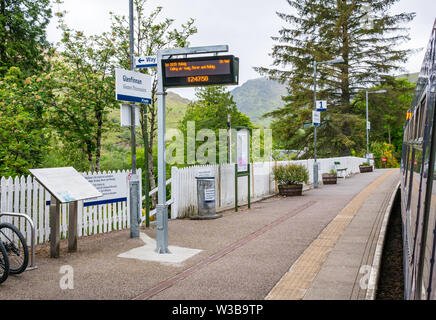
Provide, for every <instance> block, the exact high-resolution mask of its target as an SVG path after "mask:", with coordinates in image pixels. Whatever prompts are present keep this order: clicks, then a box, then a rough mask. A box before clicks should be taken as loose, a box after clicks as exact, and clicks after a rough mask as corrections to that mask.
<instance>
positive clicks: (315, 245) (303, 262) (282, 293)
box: [265, 170, 395, 300]
mask: <svg viewBox="0 0 436 320" xmlns="http://www.w3.org/2000/svg"><path fill="white" fill-rule="evenodd" d="M393 173H395V170H391V171H389V172H387V173H385V174H384V175H382V176H380V177H378V178H377V179H376V180H375V181H374V182H372V183H371V184H370V185H369V186H367V187H366V188H365V189H363V190H362V191H361V192H360V193H359V194H358V195H356V196H355V197H354V198H353V200H351V202H349V203H348V204H347V206H346V207H345V208H344V209H342V210H341V212H339V214H338V215H337V216H336V217H335V218H334V219H333V220H332V221H331V222H330V223H329V224H328V225H327V227H325V229H324V230H323V231H322V232H321V234H320V235H319V236H318V238H317V239H315V240H314V241H313V242H312V243H311V245H310V246H309V247H308V248H307V249H306V250H305V251H304V252H303V253H302V255H301V256H300V257H299V258H298V259H297V261H296V262H295V263H294V264H293V265H292V266H291V268H290V269H289V271H288V272H287V273H285V275H284V276H283V277H282V278H281V279H280V281H279V282H278V283H277V284H276V285H275V286H274V288H273V289H272V290H271V291H270V293H269V294H268V295H267V296H266V297H265V299H266V300H301V299H303V298H304V295H305V294H306V292H307V290H308V289H309V287H310V285H311V284H312V282H313V280H314V279H315V277H316V275H317V274H318V272H319V271H320V269H321V267H322V265H323V264H324V262H325V260H326V259H327V256H328V254H329V253H330V251H331V250H332V249H333V247H334V246H335V244H336V242H337V240H338V239H339V238H340V237H341V235H342V233H343V232H344V230H345V229H346V228H347V226H348V225H349V223H350V222H351V220H352V219H353V217H354V215H355V214H356V213H357V211H358V210H359V209H360V208H361V206H362V205H363V203H364V202H365V200H366V199H367V198H368V197H369V196H370V195H371V194H372V193H373V192H374V190H376V189H377V187H378V186H380V184H381V183H382V182H383V181H385V180H386V179H387V178H388V177H389V176H390V175H392V174H393Z"/></svg>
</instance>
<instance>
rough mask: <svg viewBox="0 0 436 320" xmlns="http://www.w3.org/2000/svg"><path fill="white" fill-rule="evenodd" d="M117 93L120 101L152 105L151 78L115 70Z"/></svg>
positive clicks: (132, 72)
mask: <svg viewBox="0 0 436 320" xmlns="http://www.w3.org/2000/svg"><path fill="white" fill-rule="evenodd" d="M115 91H116V99H117V100H118V101H126V102H136V103H143V104H151V76H149V75H147V74H143V73H139V72H134V71H129V70H124V69H115Z"/></svg>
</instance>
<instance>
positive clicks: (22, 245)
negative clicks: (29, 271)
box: [0, 222, 29, 274]
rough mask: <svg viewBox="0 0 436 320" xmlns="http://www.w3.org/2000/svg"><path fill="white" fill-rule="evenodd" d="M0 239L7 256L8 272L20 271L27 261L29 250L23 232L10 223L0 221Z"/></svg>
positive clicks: (17, 272) (23, 268)
mask: <svg viewBox="0 0 436 320" xmlns="http://www.w3.org/2000/svg"><path fill="white" fill-rule="evenodd" d="M0 240H1V242H2V243H3V245H4V247H5V249H6V252H7V254H8V257H9V272H10V273H11V274H19V273H22V272H23V271H24V270H26V268H27V263H28V262H29V250H28V249H27V243H26V240H25V239H24V236H23V234H22V233H21V232H20V230H18V228H17V227H16V226H14V225H13V224H10V223H6V222H4V223H0Z"/></svg>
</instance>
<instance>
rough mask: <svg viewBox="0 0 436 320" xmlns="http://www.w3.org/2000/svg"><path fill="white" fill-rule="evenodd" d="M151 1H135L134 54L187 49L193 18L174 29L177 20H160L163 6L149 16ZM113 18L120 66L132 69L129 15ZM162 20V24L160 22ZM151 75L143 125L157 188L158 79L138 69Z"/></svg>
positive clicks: (193, 30)
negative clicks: (149, 98) (149, 100)
mask: <svg viewBox="0 0 436 320" xmlns="http://www.w3.org/2000/svg"><path fill="white" fill-rule="evenodd" d="M146 3H147V0H134V12H135V17H134V26H135V37H134V39H135V44H134V48H135V49H134V51H135V55H136V56H142V55H145V56H151V55H155V54H156V52H157V51H158V50H160V49H163V48H171V47H186V46H188V45H189V42H188V38H189V37H190V36H192V35H193V34H195V33H196V32H197V28H196V27H195V26H194V20H193V19H189V20H188V21H187V22H186V23H185V24H182V25H181V27H180V28H174V29H171V28H172V25H173V23H174V19H169V18H165V19H160V14H161V12H162V10H163V8H162V7H157V8H155V9H153V10H151V13H150V14H149V15H148V16H147V15H146V13H145V12H146V11H150V10H146V7H145V5H146ZM111 15H112V35H113V36H114V37H116V41H115V44H114V46H115V47H116V48H117V52H116V57H117V59H118V64H119V65H120V66H122V67H123V68H125V69H130V51H129V20H128V18H127V17H125V16H119V15H115V14H114V13H111ZM159 21H160V22H159ZM137 71H138V72H143V73H146V74H149V75H151V76H152V77H153V82H152V92H151V98H152V99H151V100H152V102H151V104H150V105H141V106H140V123H141V137H142V142H143V144H144V145H146V144H147V143H146V140H148V146H146V147H144V152H146V153H147V154H146V155H144V158H146V159H148V167H149V175H150V188H151V189H153V188H154V187H155V186H156V179H155V170H154V166H153V149H154V148H153V146H154V143H155V139H156V133H157V95H156V93H157V92H156V89H157V78H156V69H155V68H147V69H142V70H137Z"/></svg>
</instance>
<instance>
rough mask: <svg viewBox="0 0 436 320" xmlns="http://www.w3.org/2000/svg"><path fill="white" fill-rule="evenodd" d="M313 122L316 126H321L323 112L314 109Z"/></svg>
mask: <svg viewBox="0 0 436 320" xmlns="http://www.w3.org/2000/svg"><path fill="white" fill-rule="evenodd" d="M312 124H313V125H314V126H319V125H320V124H321V112H319V111H312Z"/></svg>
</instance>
